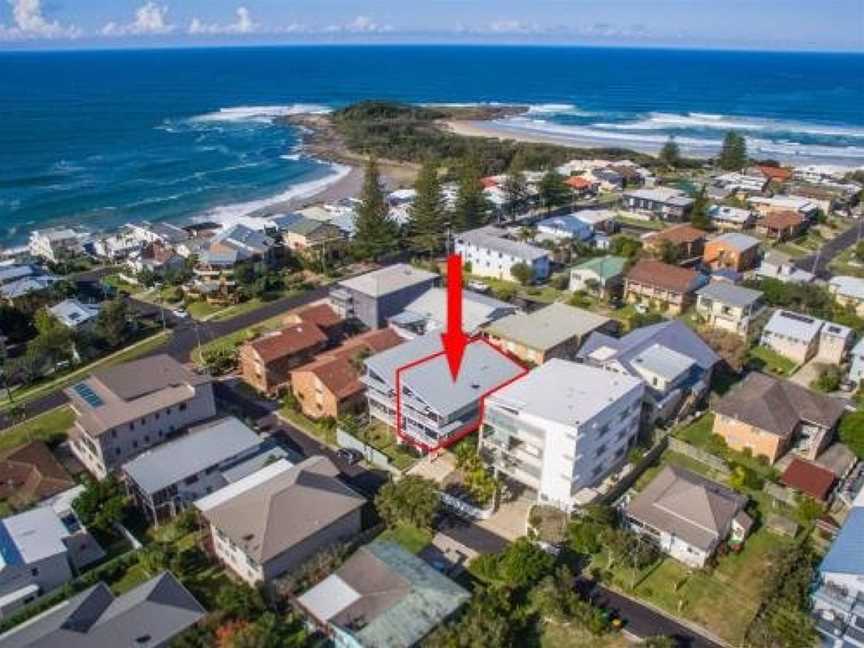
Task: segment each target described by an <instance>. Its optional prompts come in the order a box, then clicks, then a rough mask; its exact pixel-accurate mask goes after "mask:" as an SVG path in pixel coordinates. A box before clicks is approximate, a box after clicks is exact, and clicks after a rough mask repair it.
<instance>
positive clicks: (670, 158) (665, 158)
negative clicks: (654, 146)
mask: <svg viewBox="0 0 864 648" xmlns="http://www.w3.org/2000/svg"><path fill="white" fill-rule="evenodd" d="M660 161H661V162H662V163H663V164H665V165H666V166H668V167H673V168H674V167H676V166H678V164H679V163H680V162H681V149H680V148H679V147H678V142H676V141H675V136H674V135H673V136H672V137H670V138H669V139H668V140H666V143H665V144H664V145H663V148H662V149H660Z"/></svg>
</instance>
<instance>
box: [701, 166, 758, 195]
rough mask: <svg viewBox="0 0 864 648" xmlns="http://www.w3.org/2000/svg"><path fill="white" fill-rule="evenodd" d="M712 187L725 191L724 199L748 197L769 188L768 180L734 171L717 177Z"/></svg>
mask: <svg viewBox="0 0 864 648" xmlns="http://www.w3.org/2000/svg"><path fill="white" fill-rule="evenodd" d="M712 186H713V187H719V188H721V189H722V190H723V191H724V194H723V197H724V198H725V197H727V196H744V197H746V196H750V195H753V194H761V193H762V192H763V191H765V189H767V188H768V179H767V178H765V177H761V176H755V175H749V174H744V173H737V172H734V171H733V172H731V173H723V174H721V175H718V176H716V177H715V178H714V181H713V182H712Z"/></svg>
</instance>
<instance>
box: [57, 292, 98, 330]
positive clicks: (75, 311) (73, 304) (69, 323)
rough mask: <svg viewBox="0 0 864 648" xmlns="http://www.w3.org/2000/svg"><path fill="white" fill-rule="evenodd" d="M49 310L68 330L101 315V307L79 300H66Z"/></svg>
mask: <svg viewBox="0 0 864 648" xmlns="http://www.w3.org/2000/svg"><path fill="white" fill-rule="evenodd" d="M48 310H49V312H50V313H51V314H52V315H53V316H54V317H56V318H57V319H58V320H60V323H61V324H63V325H64V326H66V327H67V328H77V327H78V326H81V325H82V324H84V323H85V322H89V321H90V320H91V319H93V318H94V317H96V316H97V315H99V306H96V305H90V304H82V303H81V302H80V301H78V300H77V299H66V300H65V301H62V302H60V303H59V304H54V305H53V306H51V307H50V308H49V309H48Z"/></svg>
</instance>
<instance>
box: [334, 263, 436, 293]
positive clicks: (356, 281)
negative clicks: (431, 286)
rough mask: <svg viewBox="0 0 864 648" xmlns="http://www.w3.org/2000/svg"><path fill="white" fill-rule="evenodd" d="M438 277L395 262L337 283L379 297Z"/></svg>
mask: <svg viewBox="0 0 864 648" xmlns="http://www.w3.org/2000/svg"><path fill="white" fill-rule="evenodd" d="M437 278H438V275H436V274H434V273H432V272H428V271H426V270H420V269H419V268H415V267H413V266H410V265H408V264H407V263H397V264H396V265H392V266H389V267H386V268H381V269H380V270H375V271H374V272H367V273H366V274H362V275H360V276H359V277H352V278H351V279H345V280H344V281H340V282H339V285H340V286H344V287H345V288H350V289H351V290H356V291H357V292H360V293H363V294H364V295H369V296H371V297H380V296H382V295H388V294H390V293H392V292H396V291H397V290H402V289H403V288H408V287H410V286H414V285H417V284H421V283H424V282H431V281H434V280H435V279H437Z"/></svg>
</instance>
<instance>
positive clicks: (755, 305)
mask: <svg viewBox="0 0 864 648" xmlns="http://www.w3.org/2000/svg"><path fill="white" fill-rule="evenodd" d="M696 294H697V295H698V297H697V299H696V314H697V315H698V317H699V319H700V320H701V321H703V322H705V323H706V324H707V325H708V326H710V327H711V328H714V329H719V330H722V331H729V332H730V333H735V334H736V335H740V336H742V337H744V338H746V337H747V336H748V335H749V334H750V332H751V330H752V327H753V324H754V320H756V319H757V318H758V317H759V315H760V314H761V313H762V312H763V311H764V310H765V302H764V301H763V299H762V292H761V291H759V290H753V289H751V288H744V287H742V286H736V285H734V284H731V283H729V282H726V281H715V282H712V283H709V284H708V285H707V286H705V287H704V288H700V289H699V290H697V291H696Z"/></svg>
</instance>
